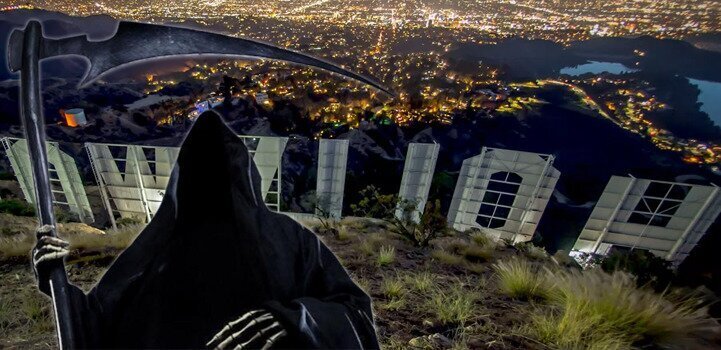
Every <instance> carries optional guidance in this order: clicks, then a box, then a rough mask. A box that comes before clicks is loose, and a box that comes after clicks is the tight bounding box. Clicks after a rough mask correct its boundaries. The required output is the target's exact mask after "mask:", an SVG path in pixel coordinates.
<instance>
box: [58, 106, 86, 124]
mask: <svg viewBox="0 0 721 350" xmlns="http://www.w3.org/2000/svg"><path fill="white" fill-rule="evenodd" d="M62 113H63V116H64V117H65V124H67V125H68V126H71V127H73V128H75V127H78V126H85V125H87V124H88V120H87V119H86V118H85V110H83V109H82V108H73V109H67V110H64V111H63V112H62Z"/></svg>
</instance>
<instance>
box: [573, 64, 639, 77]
mask: <svg viewBox="0 0 721 350" xmlns="http://www.w3.org/2000/svg"><path fill="white" fill-rule="evenodd" d="M635 71H636V69H633V68H628V67H626V66H625V65H623V64H621V63H615V62H601V61H590V62H588V63H585V64H581V65H578V66H573V67H566V68H563V69H561V74H567V75H573V76H577V75H582V74H586V73H592V74H600V73H603V72H607V73H611V74H623V73H632V72H635Z"/></svg>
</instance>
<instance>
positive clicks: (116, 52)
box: [8, 22, 393, 96]
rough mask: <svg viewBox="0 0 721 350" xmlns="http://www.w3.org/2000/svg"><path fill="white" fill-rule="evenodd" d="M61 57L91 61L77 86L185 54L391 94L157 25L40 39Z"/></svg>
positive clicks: (290, 54)
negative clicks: (280, 67)
mask: <svg viewBox="0 0 721 350" xmlns="http://www.w3.org/2000/svg"><path fill="white" fill-rule="evenodd" d="M18 42H22V31H19V30H16V31H15V32H14V33H13V35H12V36H11V38H10V43H9V44H10V46H11V47H13V46H14V45H15V43H18ZM10 51H14V50H10ZM65 55H79V56H83V57H85V58H87V60H88V61H89V62H90V68H89V69H88V71H87V72H86V74H85V77H84V78H83V80H82V81H81V82H80V87H83V86H86V85H88V84H90V83H92V82H93V81H95V80H97V79H98V78H100V77H102V76H103V75H105V74H107V73H109V72H111V71H113V70H116V69H118V68H121V67H123V66H125V65H128V64H131V63H135V62H139V61H143V60H148V59H153V58H159V57H170V56H190V55H200V56H201V57H202V56H206V57H212V56H240V57H250V58H267V59H274V60H280V61H286V62H290V63H297V64H301V65H306V66H312V67H318V68H321V69H324V70H326V71H329V72H333V73H336V74H339V75H342V76H344V77H348V78H351V79H354V80H357V81H359V82H361V83H364V84H367V85H370V86H372V87H374V88H376V89H378V90H380V91H382V92H384V93H386V94H388V95H390V96H392V95H393V94H392V93H391V92H390V91H389V90H388V89H386V88H385V87H383V86H382V85H381V84H379V83H378V82H376V81H375V80H373V79H370V78H368V77H365V76H362V75H360V74H356V73H353V72H351V71H349V70H347V69H344V68H341V67H339V66H338V65H336V64H333V63H330V62H328V61H325V60H322V59H318V58H314V57H311V56H308V55H306V54H302V53H299V52H295V51H292V50H288V49H283V48H279V47H276V46H273V45H270V44H266V43H263V42H259V41H255V40H250V39H244V38H235V37H230V36H226V35H222V34H216V33H210V32H203V31H199V30H193V29H187V28H180V27H171V26H163V25H156V24H147V23H137V22H120V24H119V25H118V30H117V32H116V33H115V35H114V36H113V37H112V38H110V39H107V40H103V41H88V39H87V37H86V36H85V35H81V36H74V37H68V38H64V39H47V38H46V39H44V40H43V45H42V49H41V58H49V57H55V56H65ZM16 59H18V60H16ZM17 62H19V57H17V58H16V57H9V60H8V63H9V65H10V68H11V70H13V71H15V70H16V69H15V68H19V65H18V67H15V66H16V65H17V64H16V63H17Z"/></svg>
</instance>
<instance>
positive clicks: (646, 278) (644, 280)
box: [601, 249, 673, 291]
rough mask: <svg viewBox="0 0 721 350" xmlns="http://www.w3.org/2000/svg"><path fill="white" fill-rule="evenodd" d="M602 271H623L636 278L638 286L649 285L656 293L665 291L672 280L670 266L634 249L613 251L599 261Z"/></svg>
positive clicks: (649, 253)
mask: <svg viewBox="0 0 721 350" xmlns="http://www.w3.org/2000/svg"><path fill="white" fill-rule="evenodd" d="M601 268H602V269H603V271H606V272H608V273H612V272H614V271H625V272H628V273H630V274H632V275H634V276H636V281H637V282H638V284H639V286H643V285H647V284H650V285H651V286H652V287H654V288H655V289H656V290H657V291H662V290H664V289H666V288H667V287H668V286H669V284H671V280H672V279H673V271H672V270H671V264H670V263H669V262H668V261H666V260H664V259H663V258H660V257H658V256H656V255H654V254H653V253H651V252H649V251H647V250H642V249H634V250H631V251H614V252H612V253H611V254H609V255H608V256H606V257H604V258H603V259H602V260H601Z"/></svg>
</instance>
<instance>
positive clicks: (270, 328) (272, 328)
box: [235, 322, 283, 350]
mask: <svg viewBox="0 0 721 350" xmlns="http://www.w3.org/2000/svg"><path fill="white" fill-rule="evenodd" d="M275 331H281V332H282V331H283V328H282V327H281V326H280V323H278V322H273V324H271V325H270V326H268V327H265V328H263V329H261V330H259V331H258V332H257V333H255V335H253V337H251V338H250V339H249V340H248V341H246V342H245V343H243V344H239V345H238V346H236V347H235V349H236V350H241V349H246V348H247V347H248V345H250V344H251V343H253V342H254V341H256V340H258V339H261V338H262V337H263V336H264V335H266V334H268V333H270V332H275ZM266 342H267V340H266Z"/></svg>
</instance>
